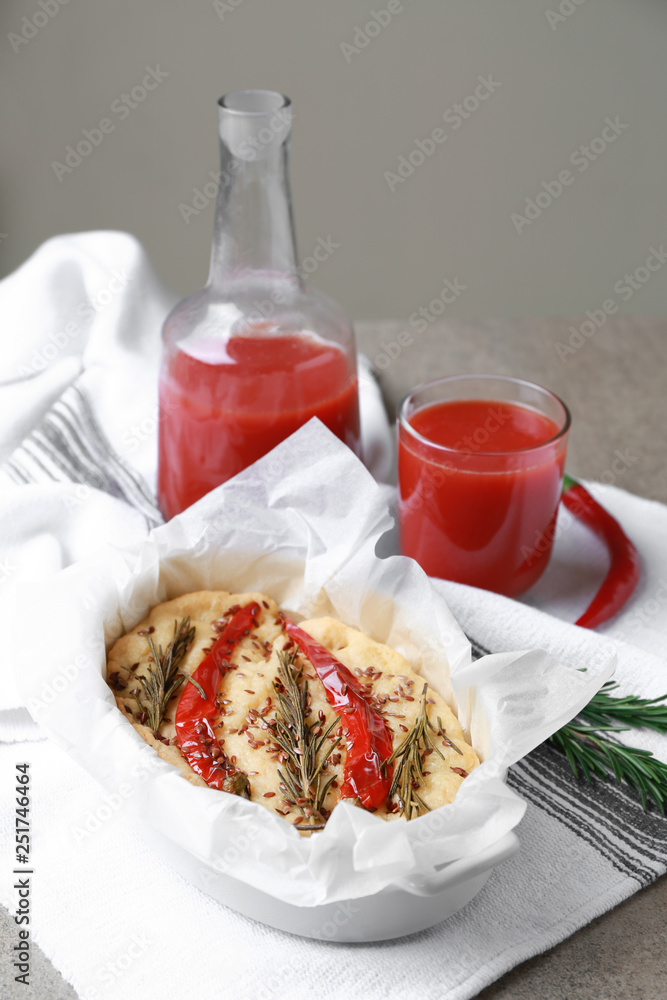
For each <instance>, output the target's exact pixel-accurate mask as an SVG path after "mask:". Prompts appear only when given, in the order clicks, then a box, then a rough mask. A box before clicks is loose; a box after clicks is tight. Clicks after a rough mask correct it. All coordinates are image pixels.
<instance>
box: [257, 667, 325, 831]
mask: <svg viewBox="0 0 667 1000" xmlns="http://www.w3.org/2000/svg"><path fill="white" fill-rule="evenodd" d="M296 657H297V650H293V651H292V652H291V653H289V652H286V651H285V650H283V651H282V652H280V653H278V659H279V663H280V665H279V667H278V682H279V683H278V684H276V685H274V687H275V691H276V697H277V701H278V704H277V707H276V717H275V719H274V720H273V721H272V722H271V723H270V728H271V738H272V739H273V740H274V741H275V743H276V744H278V746H280V748H281V749H282V750H283V751H284V753H285V754H286V756H287V761H286V762H285V765H284V767H283V770H282V771H281V770H280V768H279V769H278V776H279V778H280V780H281V782H282V783H283V785H284V787H285V789H286V794H287V795H288V797H289V798H290V799H291V800H292V801H293V802H294V803H295V804H296V805H297V806H298V808H299V810H300V812H301V816H302V817H303V818H304V819H307V820H310V823H309V824H308V826H303V825H301V826H299V829H300V830H321V829H323V828H324V824H325V823H326V818H327V817H326V815H325V814H324V813H323V812H322V809H323V804H324V800H325V798H326V795H327V792H328V791H329V787H330V785H331V782H332V781H333V780H334V778H335V777H336V775H335V773H334V774H332V775H331V777H330V778H328V779H327V780H325V781H323V780H322V779H323V775H322V772H323V770H324V769H325V767H326V765H327V763H328V761H329V758H330V757H331V754H332V753H333V752H334V750H335V749H336V747H337V746H338V744H339V743H340V741H341V738H342V737H340V736H338V737H337V738H336V739H335V740H334V741H333V743H332V744H331V747H330V749H329V750H327V751H326V752H325V753H322V748H323V746H324V741H325V740H326V739H327V737H328V736H329V734H330V733H331V731H332V729H334V728H335V726H337V725H338V723H339V722H340V716H338V717H337V718H335V719H334V720H333V722H332V723H331V724H330V725H329V726H328V727H327V729H326V731H325V732H324V733H320V732H319V730H320V728H321V726H320V725H319V724H318V723H313V724H312V725H311V724H310V723H308V722H307V721H306V718H307V716H308V714H309V711H310V708H309V704H308V701H309V698H308V681H307V680H305V679H304V678H303V677H302V674H301V671H300V670H299V669H298V668H297V667H296ZM316 730H317V732H315V731H316Z"/></svg>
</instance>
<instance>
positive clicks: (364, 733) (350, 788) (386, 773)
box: [285, 618, 394, 809]
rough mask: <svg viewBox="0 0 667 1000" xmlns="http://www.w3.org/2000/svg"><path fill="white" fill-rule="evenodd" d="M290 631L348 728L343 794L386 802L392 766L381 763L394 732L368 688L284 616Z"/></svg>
mask: <svg viewBox="0 0 667 1000" xmlns="http://www.w3.org/2000/svg"><path fill="white" fill-rule="evenodd" d="M285 629H286V631H287V634H288V635H289V636H290V638H291V639H293V640H294V641H295V642H296V644H297V645H298V647H299V649H300V650H301V652H302V653H303V654H304V656H305V657H306V658H307V659H308V660H309V661H310V663H311V664H312V665H313V667H314V669H315V673H316V674H317V676H318V677H319V679H320V680H321V681H322V684H323V685H324V690H325V691H326V695H327V701H328V702H329V704H330V705H331V706H332V707H333V708H334V710H335V711H336V712H340V713H341V715H342V718H341V724H342V725H343V726H344V728H345V729H346V730H347V760H346V761H345V768H344V772H343V784H342V786H341V797H342V798H357V797H358V798H359V800H360V801H361V804H362V806H364V808H366V809H377V808H378V807H379V806H382V805H384V803H385V802H386V801H387V795H388V794H389V786H390V785H391V775H392V772H393V766H392V765H390V766H388V767H386V768H383V767H382V764H383V762H384V761H385V760H387V758H388V757H390V756H391V753H392V750H393V748H394V747H393V743H392V738H391V733H390V732H389V729H388V728H387V724H386V722H385V720H384V719H383V718H382V716H381V715H380V713H379V712H376V711H375V709H373V708H371V706H370V705H369V704H368V701H367V700H366V689H365V687H364V685H363V684H362V683H361V681H359V680H357V678H356V677H355V676H354V674H353V673H351V672H350V671H349V670H348V669H347V667H346V666H345V665H344V664H343V663H341V662H340V660H337V659H336V657H335V656H334V655H333V654H332V653H330V652H329V650H328V649H325V647H324V646H322V645H320V643H319V642H316V641H315V639H313V638H312V637H311V636H309V635H308V633H307V632H304V631H303V629H300V628H299V627H298V626H297V625H295V624H294V623H293V622H291V621H290V620H289V618H285Z"/></svg>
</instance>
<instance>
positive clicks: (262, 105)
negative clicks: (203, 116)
mask: <svg viewBox="0 0 667 1000" xmlns="http://www.w3.org/2000/svg"><path fill="white" fill-rule="evenodd" d="M291 103H292V102H291V101H290V99H289V97H286V96H285V95H284V94H280V93H278V91H276V90H233V91H232V92H231V93H229V94H224V95H223V97H221V98H220V100H219V101H218V104H219V105H220V107H221V108H224V110H225V111H231V112H237V113H238V114H243V115H270V114H271V112H273V111H278V110H279V109H280V108H288V107H289V106H290V105H291Z"/></svg>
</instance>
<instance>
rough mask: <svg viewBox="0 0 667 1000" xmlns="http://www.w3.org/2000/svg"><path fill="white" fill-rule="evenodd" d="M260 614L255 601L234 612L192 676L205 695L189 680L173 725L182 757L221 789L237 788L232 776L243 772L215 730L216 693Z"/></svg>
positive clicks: (230, 789)
mask: <svg viewBox="0 0 667 1000" xmlns="http://www.w3.org/2000/svg"><path fill="white" fill-rule="evenodd" d="M258 614H259V605H258V604H257V603H256V602H255V601H253V602H252V603H251V604H246V605H245V606H244V607H242V608H240V609H239V610H238V611H237V612H236V613H235V614H234V616H233V617H232V618H231V620H230V621H229V622H228V623H227V625H225V627H224V629H223V630H222V632H221V633H220V635H219V636H218V638H217V639H216V640H215V642H214V644H213V646H212V647H211V651H210V652H209V653H208V654H207V656H206V657H205V658H204V659H203V660H202V662H201V663H200V664H199V666H198V667H197V669H196V670H195V672H194V673H193V675H192V676H193V678H194V679H195V680H196V681H197V682H198V684H199V685H200V686H201V688H202V690H203V691H204V693H205V695H206V698H202V696H201V694H200V693H199V691H198V690H197V688H196V687H195V686H194V684H189V683H188V684H186V685H185V688H184V690H183V694H182V695H181V697H180V700H179V702H178V705H177V707H176V716H175V719H174V724H175V727H176V738H177V740H178V743H179V746H180V748H181V750H182V752H183V756H184V757H185V759H186V760H187V762H188V764H189V765H190V767H191V768H192V770H193V771H195V772H196V773H197V774H199V775H200V776H201V777H202V778H203V779H204V781H205V782H206V784H207V785H210V786H211V787H212V788H217V789H219V790H221V791H232V790H235V789H233V787H232V786H233V784H234V782H233V781H232V782H231V785H230V777H231V776H233V775H235V774H238V773H240V772H238V770H237V768H235V767H234V766H233V765H232V764H230V763H229V761H228V759H227V757H226V755H225V754H224V753H223V750H222V747H221V746H220V744H219V742H218V739H217V737H216V735H215V733H214V732H213V720H214V719H215V718H216V717H217V716H218V715H219V714H220V712H219V709H218V707H217V705H216V703H215V696H216V692H217V689H218V682H219V680H220V676H221V675H222V676H224V675H225V674H226V673H227V671H228V670H229V666H230V665H229V658H230V656H231V655H232V652H233V651H234V647H235V646H236V644H237V642H239V641H240V640H241V639H242V638H243V637H244V636H245V635H248V634H249V632H250V630H251V628H253V627H256V625H257V620H256V616H257V615H258Z"/></svg>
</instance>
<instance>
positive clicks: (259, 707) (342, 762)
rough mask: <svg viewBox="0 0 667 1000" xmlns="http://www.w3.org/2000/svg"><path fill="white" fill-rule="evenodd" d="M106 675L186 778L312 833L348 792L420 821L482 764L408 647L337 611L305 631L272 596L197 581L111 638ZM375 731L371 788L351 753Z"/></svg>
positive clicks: (378, 808)
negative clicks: (393, 645) (194, 588)
mask: <svg viewBox="0 0 667 1000" xmlns="http://www.w3.org/2000/svg"><path fill="white" fill-rule="evenodd" d="M346 668H347V670H346ZM348 671H349V673H348ZM165 675H166V678H165ZM188 678H189V679H188ZM323 678H324V679H323ZM107 679H108V683H109V685H110V687H111V688H112V690H113V691H114V695H115V698H116V702H117V704H118V707H119V708H120V710H121V711H122V712H123V713H124V715H125V716H126V717H127V719H128V720H129V721H130V722H131V723H132V725H133V726H134V727H135V729H136V730H137V731H138V732H139V733H140V734H141V736H142V737H143V739H144V740H145V741H146V742H147V743H149V744H150V745H151V746H152V747H154V748H155V750H156V751H157V753H158V754H159V755H160V757H162V758H163V759H164V760H166V761H167V762H168V763H170V764H172V765H174V766H175V767H177V768H178V769H179V770H180V772H181V774H182V775H183V776H184V777H185V778H187V780H188V781H191V782H192V783H193V784H196V785H207V784H208V785H211V786H212V787H214V788H218V789H220V790H221V791H223V792H232V793H234V794H240V795H244V796H246V797H247V798H250V799H251V800H252V801H254V802H258V803H260V804H261V805H263V806H265V807H266V808H268V809H271V810H272V811H275V812H277V813H279V814H280V815H281V816H284V817H285V819H286V820H288V821H289V822H292V823H294V824H295V825H297V826H298V827H299V828H300V829H301V830H303V831H304V832H306V831H312V830H317V829H321V828H322V826H323V825H324V824H325V823H326V821H327V819H328V817H329V815H330V814H331V811H332V809H333V808H334V806H335V805H336V803H337V802H338V801H339V800H340V798H341V796H343V795H344V796H345V797H346V798H348V799H350V800H352V801H353V802H355V803H356V804H358V805H362V806H364V807H366V808H370V809H371V810H372V811H373V812H376V813H377V815H378V816H381V817H382V818H383V819H387V820H390V819H395V818H400V817H405V818H408V819H410V818H413V817H414V816H417V815H420V814H421V813H422V812H425V811H427V810H429V809H434V808H437V807H438V806H441V805H444V804H445V803H448V802H451V801H452V800H453V799H454V797H455V795H456V792H457V790H458V787H459V786H460V784H461V782H462V781H463V780H464V779H465V777H466V776H467V774H468V773H469V772H470V771H471V770H472V769H473V768H474V767H475V766H476V765H477V764H478V763H479V760H478V758H477V755H476V754H475V751H474V750H473V749H472V747H470V746H469V745H468V744H467V743H466V741H465V738H464V735H463V732H462V730H461V727H460V726H459V723H458V721H457V719H456V717H455V716H454V714H453V713H452V711H451V709H450V708H449V706H448V705H447V704H446V702H445V701H444V699H443V698H442V697H441V696H440V695H439V694H438V693H437V692H436V691H434V690H433V689H431V688H430V687H426V686H425V682H424V680H423V678H421V677H419V675H418V674H416V673H415V672H414V671H413V670H412V668H411V667H410V664H409V663H408V661H407V660H406V659H405V657H403V656H401V654H399V653H397V652H396V651H395V650H392V649H390V648H389V647H388V646H385V645H383V644H382V643H379V642H375V641H374V640H372V639H370V638H369V637H368V636H366V635H364V634H363V633H361V632H359V631H358V630H357V629H354V628H351V627H350V626H348V625H344V624H343V623H342V622H339V621H336V620H335V619H333V618H319V619H311V620H307V621H302V622H300V623H299V626H298V627H295V626H294V623H292V622H290V621H289V619H288V618H286V617H285V616H284V615H283V614H282V613H281V612H280V609H279V608H278V606H277V604H276V603H275V602H274V601H273V600H271V599H270V598H269V597H266V596H265V595H263V594H258V593H246V594H230V593H227V592H225V591H199V592H197V593H193V594H186V595H184V596H183V597H179V598H176V599H175V600H172V601H167V602H166V603H164V604H160V605H158V606H157V607H155V608H153V610H152V611H151V612H150V614H149V616H148V618H147V619H146V620H145V621H143V622H141V623H140V624H139V625H137V626H136V628H134V629H133V630H132V631H131V632H129V633H128V634H127V635H124V636H123V637H122V638H120V639H119V640H118V641H117V642H116V644H115V645H114V646H113V648H112V650H111V651H110V653H109V657H108V665H107ZM160 684H162V685H163V690H161V689H160ZM172 685H173V687H172V693H171V696H169V689H170V686H172ZM332 685H333V686H332ZM334 689H335V690H334ZM336 692H337V693H336ZM334 706H335V707H334ZM360 726H361V729H360V728H359V727H360ZM355 727H356V728H355ZM380 730H382V732H380ZM369 732H372V733H374V734H375V736H378V734H379V737H381V738H380V739H379V743H378V744H377V746H376V745H375V744H373V746H375V751H374V752H375V758H376V763H375V784H374V785H373V779H372V776H371V778H369V779H368V780H369V782H370V784H369V785H368V788H366V786H365V784H363V782H365V781H366V778H367V777H368V776H367V775H366V774H365V773H362V772H364V767H365V765H364V764H363V763H362V764H360V763H359V761H358V760H357V761H356V762H355V759H354V758H355V755H356V757H359V754H360V744H361V743H363V740H364V739H365V738H367V737H368V733H369ZM368 738H371V739H373V738H374V737H368ZM377 747H381V748H382V752H379V751H378V749H377ZM371 749H372V748H371ZM362 756H363V755H362ZM367 756H372V754H369V755H367ZM392 757H393V759H392ZM380 758H382V759H380ZM304 762H305V763H304ZM378 764H379V766H378ZM360 768H361V770H360ZM388 792H391V794H389V795H388Z"/></svg>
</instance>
